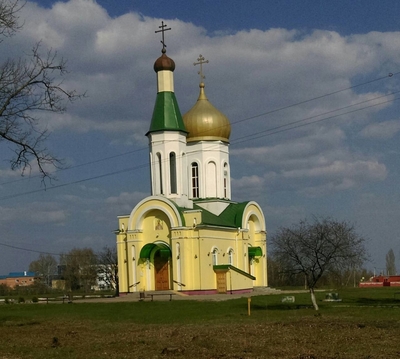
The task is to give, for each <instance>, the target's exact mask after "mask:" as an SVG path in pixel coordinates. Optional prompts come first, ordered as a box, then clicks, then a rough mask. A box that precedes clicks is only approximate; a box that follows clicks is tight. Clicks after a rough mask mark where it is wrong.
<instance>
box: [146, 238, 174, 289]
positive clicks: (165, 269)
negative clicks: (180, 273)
mask: <svg viewBox="0 0 400 359" xmlns="http://www.w3.org/2000/svg"><path fill="white" fill-rule="evenodd" d="M169 258H171V249H170V248H169V246H168V245H167V244H166V243H163V242H156V243H148V244H146V245H144V246H143V248H142V249H141V251H140V259H142V260H146V261H152V262H153V264H154V289H155V290H168V289H170V278H169Z"/></svg>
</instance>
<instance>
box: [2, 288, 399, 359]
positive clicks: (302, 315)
mask: <svg viewBox="0 0 400 359" xmlns="http://www.w3.org/2000/svg"><path fill="white" fill-rule="evenodd" d="M333 291H335V292H338V293H339V295H340V297H341V298H342V301H341V302H324V301H322V300H323V299H324V298H325V294H326V292H317V293H316V296H317V300H318V303H319V305H320V311H319V313H316V312H315V311H314V310H313V309H312V306H311V301H310V295H309V294H308V293H295V294H291V293H290V294H289V293H283V294H279V295H266V296H255V297H252V298H251V315H250V316H248V313H247V298H239V299H232V300H228V301H220V302H212V301H191V300H185V301H178V300H175V301H171V302H170V301H162V302H161V301H155V302H150V301H146V302H121V303H95V302H93V303H77V302H75V303H72V304H61V303H57V304H56V303H52V304H10V305H5V304H3V305H0V338H1V345H0V358H33V359H35V358H37V359H39V358H41V359H42V358H58V357H60V358H163V357H165V356H166V355H167V356H168V357H181V358H185V357H193V358H264V357H265V358H303V359H305V358H363V359H366V358H392V357H393V358H395V357H400V350H399V349H398V345H397V344H396V343H397V342H398V338H399V334H400V299H396V298H394V293H395V292H397V290H396V289H394V288H370V289H364V288H363V289H359V288H355V289H343V290H333ZM286 295H294V296H295V303H282V302H281V300H282V298H283V297H284V296H286Z"/></svg>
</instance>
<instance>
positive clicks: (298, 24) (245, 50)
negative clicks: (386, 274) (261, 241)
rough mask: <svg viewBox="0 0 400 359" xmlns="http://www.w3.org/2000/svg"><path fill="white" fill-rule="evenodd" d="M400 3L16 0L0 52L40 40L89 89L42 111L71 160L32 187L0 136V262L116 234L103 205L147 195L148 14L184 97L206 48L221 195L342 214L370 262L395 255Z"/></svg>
mask: <svg viewBox="0 0 400 359" xmlns="http://www.w3.org/2000/svg"><path fill="white" fill-rule="evenodd" d="M399 13H400V5H398V3H397V2H393V1H379V2H377V1H365V0H364V1H351V2H348V1H334V2H333V1H318V2H316V1H298V0H293V1H251V0H249V1H197V2H188V1H183V0H182V1H168V2H166V1H165V2H161V1H125V0H123V1H118V2H114V1H97V2H94V1H91V0H71V1H68V2H67V1H65V2H56V1H44V0H43V1H37V2H28V3H27V4H26V6H25V7H24V9H23V10H22V11H21V16H20V17H21V21H23V23H24V27H23V29H22V30H21V31H20V32H19V33H18V34H17V35H16V36H14V37H13V38H11V39H7V40H6V41H4V42H3V43H1V44H0V46H2V50H3V51H2V52H1V53H0V60H1V61H4V60H5V59H6V56H14V57H23V56H24V54H26V53H28V52H29V49H30V48H31V47H32V46H33V45H34V44H35V43H36V42H38V41H41V44H42V45H41V48H42V49H43V51H45V50H46V49H50V48H51V49H53V50H54V51H57V53H58V55H59V56H60V57H64V58H65V59H66V60H67V64H68V69H69V73H68V75H67V76H66V77H65V80H64V85H65V86H66V87H68V88H71V89H72V88H74V89H77V90H78V91H80V92H86V94H87V98H85V99H83V100H82V101H79V102H77V103H75V104H73V105H69V106H68V111H67V112H66V113H65V114H63V115H53V116H50V115H49V114H43V117H42V124H43V126H46V127H47V128H48V129H49V130H51V132H52V134H51V138H50V140H49V142H48V147H49V149H50V150H51V151H52V152H53V153H54V154H56V155H57V156H59V157H61V158H63V159H64V160H65V162H66V163H67V164H68V166H69V169H67V170H64V171H59V172H57V173H55V175H56V177H57V180H56V181H53V182H51V183H47V187H46V190H45V191H44V190H43V186H42V185H41V182H40V179H39V178H38V177H37V176H36V173H35V169H34V170H33V172H32V174H31V176H30V177H23V178H21V177H20V174H19V173H16V172H12V171H11V170H10V169H9V168H8V163H7V161H6V159H7V153H8V146H7V144H6V143H4V142H3V143H1V146H2V151H1V159H2V161H1V162H0V189H1V192H0V193H1V195H0V212H1V216H0V221H1V222H0V235H1V237H0V274H6V273H8V272H10V271H22V270H26V269H27V267H28V265H29V263H30V262H31V261H32V260H35V259H36V258H37V256H38V255H39V253H40V252H49V253H54V254H57V253H62V252H67V251H69V250H71V249H72V248H74V247H78V248H79V247H91V248H93V249H94V250H100V249H101V248H102V247H104V246H106V245H108V246H112V245H114V235H113V230H114V229H115V228H116V226H117V216H118V215H122V214H128V213H129V212H130V211H131V209H132V208H133V207H134V206H135V204H136V203H137V202H138V201H139V200H141V199H142V198H144V197H145V196H147V195H149V193H150V188H149V167H148V149H147V138H146V137H145V133H146V132H147V130H148V127H149V124H150V119H151V115H152V111H153V105H154V101H155V95H156V78H155V74H154V71H153V63H154V61H155V60H156V58H157V57H158V56H159V55H160V50H161V46H160V37H159V35H158V34H157V35H156V34H155V33H154V31H155V30H157V29H158V26H159V25H160V21H161V20H163V21H165V22H166V24H167V25H168V26H169V27H172V30H171V31H169V32H168V33H167V34H166V44H167V50H168V55H169V56H170V57H171V58H173V59H174V61H175V63H176V70H175V73H174V76H175V93H176V96H177V99H178V102H179V106H180V109H181V112H182V113H185V112H186V111H188V110H189V109H190V108H191V106H193V105H194V103H195V101H196V99H197V95H198V75H197V71H198V69H196V68H194V66H193V62H195V61H196V59H197V57H198V56H199V54H202V55H203V56H204V57H205V58H206V59H208V60H209V61H210V62H209V64H207V65H205V66H204V72H205V74H206V80H205V81H206V93H207V96H208V98H209V100H210V101H211V102H212V103H213V104H214V106H216V107H217V108H218V109H219V110H221V111H222V112H223V113H225V114H226V115H227V116H228V118H229V119H230V121H231V123H232V135H231V146H230V159H231V168H232V177H233V181H232V197H233V199H234V200H237V201H245V200H252V199H254V200H257V202H259V203H260V204H261V206H262V207H263V209H264V212H265V216H266V222H267V230H268V233H269V235H272V234H273V233H274V231H275V230H276V229H277V228H278V227H279V226H287V225H291V224H293V223H296V222H298V221H299V220H301V219H304V218H310V217H311V216H313V215H317V216H331V217H333V218H337V219H339V220H349V221H350V222H352V223H354V224H355V226H356V228H357V231H358V232H359V233H360V234H361V235H363V236H365V237H366V238H367V240H368V249H369V251H370V253H371V263H369V264H368V267H369V268H376V270H377V271H380V270H383V269H384V267H385V255H386V253H387V252H388V250H389V249H390V248H392V249H393V250H394V252H395V255H396V257H398V258H400V246H399V239H400V238H399V235H398V233H399V232H400V221H399V220H398V218H399V213H400V212H399V211H400V200H399V199H400V198H399V197H400V188H399V185H398V182H399V181H398V179H399V175H400V168H399V145H398V143H399V133H400V119H399V115H398V113H399V103H400V101H398V100H397V98H398V97H400V95H399V94H398V93H396V92H397V91H399V90H400V86H399V85H400V84H399V79H400V73H399V72H400V36H399V35H400V33H399V25H398V15H399ZM390 73H391V74H393V76H389V74H390ZM300 125H301V126H300ZM282 126H283V127H282ZM398 267H399V268H400V263H398Z"/></svg>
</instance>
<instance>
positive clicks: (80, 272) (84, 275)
mask: <svg viewBox="0 0 400 359" xmlns="http://www.w3.org/2000/svg"><path fill="white" fill-rule="evenodd" d="M60 264H61V265H62V266H63V268H64V271H63V274H62V276H63V277H64V280H65V282H66V287H67V288H69V289H70V290H80V289H82V290H84V291H85V292H87V291H89V290H90V289H91V286H93V285H95V284H96V281H97V258H96V255H95V254H94V252H93V250H92V249H91V248H82V249H79V248H74V249H72V250H71V251H69V252H68V253H67V254H62V255H61V258H60Z"/></svg>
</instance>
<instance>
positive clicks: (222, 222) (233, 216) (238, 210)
mask: <svg viewBox="0 0 400 359" xmlns="http://www.w3.org/2000/svg"><path fill="white" fill-rule="evenodd" d="M248 203H249V202H242V203H229V205H228V207H226V208H225V210H224V211H222V213H221V214H220V215H219V216H217V215H215V214H213V213H211V212H209V211H207V210H206V209H204V208H202V207H200V206H199V205H197V204H194V209H199V210H201V211H202V222H201V223H199V224H205V225H212V226H220V227H232V228H239V227H241V226H242V218H243V212H244V209H245V207H246V206H247V204H248Z"/></svg>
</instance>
